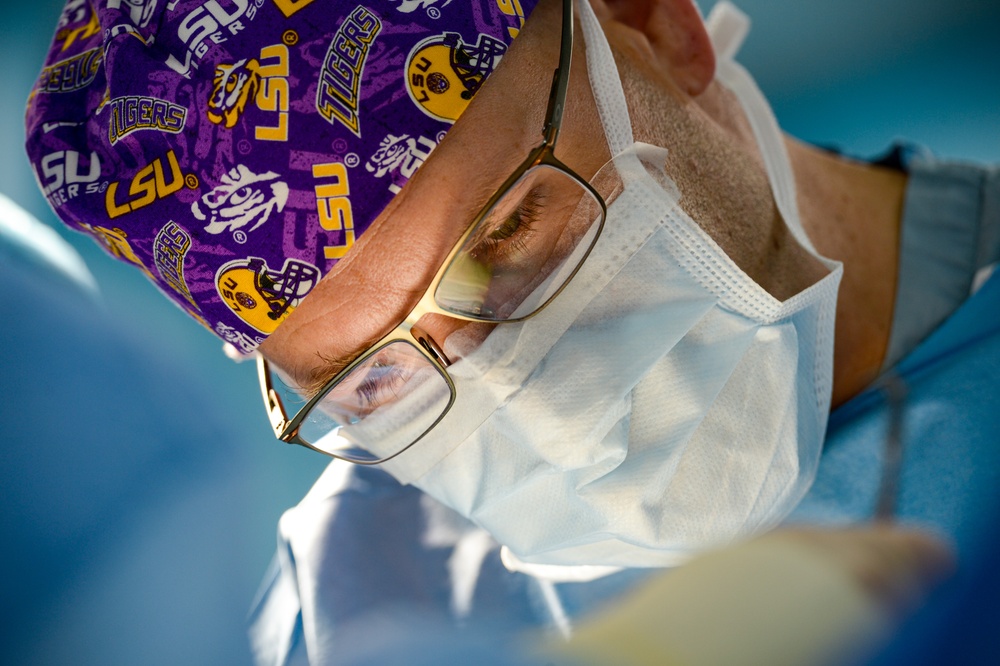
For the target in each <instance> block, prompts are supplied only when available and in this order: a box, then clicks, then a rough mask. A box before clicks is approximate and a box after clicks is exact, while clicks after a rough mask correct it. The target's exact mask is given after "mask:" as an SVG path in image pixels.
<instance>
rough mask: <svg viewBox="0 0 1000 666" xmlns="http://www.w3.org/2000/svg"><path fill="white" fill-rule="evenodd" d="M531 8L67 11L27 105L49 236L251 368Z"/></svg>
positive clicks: (191, 2)
mask: <svg viewBox="0 0 1000 666" xmlns="http://www.w3.org/2000/svg"><path fill="white" fill-rule="evenodd" d="M536 2H537V0H459V1H458V2H454V1H453V0H366V1H365V2H364V3H358V2H357V0H353V1H348V2H345V1H343V0H68V2H67V3H66V6H65V8H64V9H63V12H62V15H61V17H60V19H59V25H58V28H57V31H56V34H55V39H54V40H53V43H52V46H51V47H50V49H49V53H48V57H47V59H46V62H45V66H44V68H43V69H42V72H41V75H40V76H39V78H38V81H37V83H36V84H35V87H34V89H33V90H32V92H31V96H30V97H29V100H28V109H27V117H26V126H27V149H28V155H29V158H30V160H31V163H32V166H33V168H34V170H35V174H36V176H37V179H38V183H39V186H40V187H41V189H42V191H43V193H44V194H45V196H46V198H47V199H48V201H49V203H50V204H51V206H52V208H53V210H54V211H55V212H56V214H57V215H58V217H59V218H61V219H62V220H63V221H64V222H65V223H66V224H67V225H69V226H70V227H73V228H75V229H78V230H81V231H83V232H85V233H88V234H90V235H92V236H93V237H94V238H95V239H97V241H98V242H99V243H101V244H102V245H103V246H104V247H105V249H106V250H107V251H108V252H109V253H110V254H111V255H112V256H114V257H115V258H117V259H120V260H122V261H127V262H130V263H132V264H134V265H135V266H136V267H138V268H139V270H141V271H142V272H143V273H144V274H145V275H146V277H147V278H149V279H150V280H152V281H153V283H154V284H156V286H157V287H158V288H159V289H161V290H162V291H163V292H164V293H165V294H167V296H168V297H170V298H171V299H172V300H173V301H174V302H175V303H177V304H178V305H179V306H180V307H181V308H182V309H183V310H185V311H186V312H187V313H188V314H190V315H191V316H193V317H194V318H196V319H197V320H198V321H200V322H201V323H202V324H203V325H204V326H206V327H207V328H209V329H210V330H211V331H213V332H214V333H216V334H217V335H218V336H220V337H221V338H223V339H224V340H226V341H227V342H229V343H231V344H232V345H234V346H235V347H236V348H237V349H238V350H239V351H241V352H243V353H249V352H251V351H253V349H255V348H256V346H257V345H258V344H259V343H260V342H262V341H263V340H264V338H265V337H266V336H267V335H269V334H270V333H271V332H273V331H274V330H275V328H276V327H277V326H278V325H279V324H281V322H282V321H284V320H285V318H287V317H288V315H289V314H291V312H292V311H293V310H294V309H295V307H296V306H297V305H298V303H299V302H300V301H301V300H302V298H304V297H305V296H306V295H307V294H308V293H309V291H310V290H311V289H312V288H313V287H314V286H315V285H316V283H317V282H318V281H319V280H320V278H321V277H322V276H323V275H324V274H325V273H327V272H328V271H329V270H330V269H331V268H332V267H333V265H334V264H335V263H336V262H337V261H338V260H339V259H340V258H341V257H343V256H344V255H345V253H347V252H348V251H349V250H350V248H351V246H352V245H353V243H354V242H355V240H356V239H357V237H358V236H359V235H360V234H361V233H363V232H364V231H365V229H367V228H368V227H369V226H370V225H371V223H372V221H373V220H374V219H375V218H376V217H377V216H378V215H379V213H381V212H382V210H383V209H384V208H385V207H386V205H387V204H388V203H389V201H390V200H391V199H392V197H393V196H395V194H396V193H397V192H399V190H400V188H401V187H402V186H403V185H404V184H405V183H406V182H407V180H408V179H409V178H410V177H411V176H412V175H413V174H414V172H415V171H416V170H417V169H418V168H419V167H420V166H421V165H422V164H423V162H424V160H426V159H427V157H428V156H429V155H430V153H431V151H432V150H433V149H434V147H435V146H436V145H437V144H438V142H440V141H441V139H442V137H443V136H444V134H445V133H446V132H447V131H448V129H449V128H450V127H451V126H452V124H453V123H454V122H455V120H456V119H457V118H458V117H459V115H461V113H462V112H463V111H464V109H465V108H466V106H467V105H468V104H469V101H470V100H471V99H472V97H473V96H474V95H475V93H476V91H477V90H478V89H479V87H480V86H481V85H482V84H483V81H484V80H485V79H486V77H487V76H489V75H490V73H491V72H492V71H493V70H494V69H495V68H496V67H497V65H498V64H499V62H500V59H501V57H502V56H503V55H504V53H505V52H506V50H507V48H508V46H509V45H510V43H511V42H512V41H513V39H514V37H515V36H517V34H518V30H519V29H520V28H521V26H522V25H523V23H524V20H525V17H526V16H527V15H528V14H529V13H530V11H531V9H532V8H533V7H534V5H535V4H536Z"/></svg>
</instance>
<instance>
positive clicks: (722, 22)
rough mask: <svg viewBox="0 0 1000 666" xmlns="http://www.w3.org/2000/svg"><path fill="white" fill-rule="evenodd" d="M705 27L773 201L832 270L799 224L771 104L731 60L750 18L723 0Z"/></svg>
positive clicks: (794, 232)
mask: <svg viewBox="0 0 1000 666" xmlns="http://www.w3.org/2000/svg"><path fill="white" fill-rule="evenodd" d="M705 26H706V28H707V29H708V33H709V37H710V38H711V40H712V46H713V47H714V48H715V55H716V71H715V79H716V80H717V81H718V82H719V83H721V84H722V85H724V86H725V87H726V88H728V89H729V90H731V91H732V92H733V94H734V95H736V98H737V99H738V100H739V102H740V106H742V107H743V112H744V113H745V114H746V117H747V121H748V122H749V123H750V127H751V129H752V130H753V134H754V138H755V139H756V140H757V145H758V146H759V148H760V152H761V156H762V157H763V159H764V166H765V168H766V169H767V176H768V180H769V181H770V183H771V190H772V192H773V193H774V201H775V203H776V204H777V206H778V210H779V211H780V212H781V216H782V217H783V218H784V220H785V224H786V225H788V229H789V231H791V232H792V235H793V236H795V240H797V241H798V242H799V244H800V245H802V247H804V248H805V249H806V250H808V251H809V252H810V253H811V254H812V255H813V256H815V257H817V258H819V259H822V260H824V262H825V263H827V264H828V265H829V266H830V268H831V269H833V268H834V267H835V266H834V265H833V264H831V262H829V260H826V259H825V258H824V257H822V256H820V254H819V253H818V252H817V251H816V248H815V247H814V246H813V244H812V241H811V240H810V239H809V236H808V235H807V234H806V232H805V229H804V228H803V227H802V220H801V218H800V217H799V207H798V202H797V201H796V199H795V177H794V175H793V172H792V166H791V161H790V160H789V158H788V151H787V150H786V149H785V143H784V140H783V139H782V135H781V129H780V128H779V127H778V121H777V120H776V119H775V117H774V113H773V111H772V110H771V106H770V104H768V103H767V100H766V99H765V98H764V94H763V93H762V92H761V91H760V88H758V87H757V83H756V82H755V81H754V80H753V77H752V76H750V73H749V72H747V70H746V69H744V67H743V66H742V65H740V64H739V63H738V62H736V61H735V60H734V58H735V57H736V53H737V52H738V51H739V48H740V46H742V44H743V40H744V38H746V36H747V33H748V32H749V31H750V19H749V18H748V17H747V15H746V14H744V13H743V12H741V11H740V10H739V9H737V8H736V7H735V6H734V5H733V4H732V3H730V2H727V1H726V0H722V2H719V3H718V4H716V5H715V6H714V7H713V8H712V12H711V13H710V14H709V16H708V20H707V21H706V22H705Z"/></svg>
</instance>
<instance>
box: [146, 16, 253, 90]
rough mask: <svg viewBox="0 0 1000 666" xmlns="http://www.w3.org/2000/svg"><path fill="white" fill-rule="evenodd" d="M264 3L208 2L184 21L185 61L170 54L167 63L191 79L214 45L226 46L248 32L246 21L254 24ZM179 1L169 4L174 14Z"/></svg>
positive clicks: (181, 36) (179, 34)
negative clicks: (232, 38)
mask: <svg viewBox="0 0 1000 666" xmlns="http://www.w3.org/2000/svg"><path fill="white" fill-rule="evenodd" d="M263 4H264V0H208V1H207V2H205V3H204V4H202V5H201V6H199V7H195V8H194V9H192V10H191V11H190V12H188V14H187V16H185V17H184V18H183V19H181V22H180V25H178V27H177V39H178V40H179V41H180V42H181V43H182V44H183V45H184V49H185V50H184V55H183V60H181V59H180V58H178V57H176V56H175V55H173V54H170V55H169V56H168V57H167V60H166V63H167V66H168V67H170V69H172V70H174V71H175V72H177V73H178V74H180V75H181V76H187V75H188V73H189V72H190V71H191V68H192V67H194V66H196V65H197V61H199V60H201V59H202V58H203V57H204V56H205V54H206V53H208V50H209V49H210V48H212V46H213V45H214V44H222V43H223V42H226V41H229V38H230V37H232V36H233V35H236V34H237V33H240V32H242V31H243V30H245V29H246V27H247V26H246V25H245V24H244V23H243V21H244V20H247V21H252V20H253V19H254V18H255V17H256V16H257V11H258V10H259V9H260V8H261V6H263ZM176 5H177V2H176V0H175V1H174V2H172V3H170V4H168V5H167V10H168V11H171V10H172V9H173V8H174V7H175V6H176Z"/></svg>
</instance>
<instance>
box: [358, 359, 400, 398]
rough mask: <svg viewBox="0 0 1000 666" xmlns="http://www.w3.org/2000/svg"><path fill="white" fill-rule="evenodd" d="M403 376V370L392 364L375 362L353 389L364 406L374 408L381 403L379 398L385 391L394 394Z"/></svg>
mask: <svg viewBox="0 0 1000 666" xmlns="http://www.w3.org/2000/svg"><path fill="white" fill-rule="evenodd" d="M402 378H403V371H402V370H401V369H400V368H399V367H398V366H396V365H394V364H389V365H380V364H378V363H377V362H376V363H375V364H374V365H373V366H372V367H371V369H370V370H369V371H368V375H367V376H366V377H365V379H364V381H362V382H361V383H360V384H358V387H357V388H356V389H355V390H356V391H357V392H358V395H360V396H361V398H362V399H363V400H364V402H365V407H367V408H369V409H372V410H374V409H376V408H378V407H379V406H380V405H381V404H382V400H381V399H380V398H382V397H384V396H383V395H382V394H383V393H384V392H385V391H391V392H392V395H393V396H395V395H396V388H397V385H398V383H399V381H400V380H401V379H402Z"/></svg>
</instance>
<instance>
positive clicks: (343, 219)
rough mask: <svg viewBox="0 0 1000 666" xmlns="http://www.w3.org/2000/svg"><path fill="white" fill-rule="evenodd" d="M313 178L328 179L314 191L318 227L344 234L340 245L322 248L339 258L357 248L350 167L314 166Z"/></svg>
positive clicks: (335, 164)
mask: <svg viewBox="0 0 1000 666" xmlns="http://www.w3.org/2000/svg"><path fill="white" fill-rule="evenodd" d="M312 175H313V178H314V179H317V180H319V179H324V180H326V182H323V183H320V184H317V185H316V188H315V193H316V212H317V213H318V214H319V225H320V226H321V227H322V228H323V229H326V230H327V231H342V232H343V234H342V236H341V238H342V242H341V243H340V245H327V246H326V247H324V248H323V256H325V257H326V258H327V259H340V258H341V257H343V256H344V255H345V254H347V251H348V250H350V249H351V246H352V245H354V211H353V210H352V209H351V199H350V194H351V184H350V181H349V180H348V178H347V168H346V167H345V166H344V165H343V163H341V162H330V163H327V164H313V166H312Z"/></svg>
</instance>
